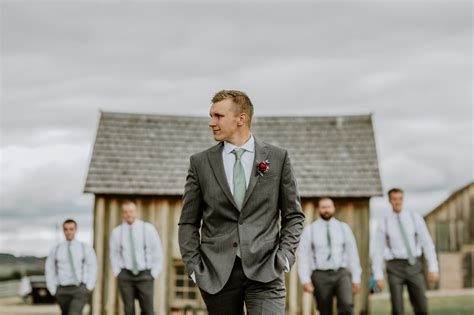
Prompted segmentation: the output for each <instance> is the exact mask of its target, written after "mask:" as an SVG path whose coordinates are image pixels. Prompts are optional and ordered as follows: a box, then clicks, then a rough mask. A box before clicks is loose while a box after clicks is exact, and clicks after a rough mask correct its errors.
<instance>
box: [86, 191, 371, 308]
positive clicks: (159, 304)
mask: <svg viewBox="0 0 474 315" xmlns="http://www.w3.org/2000/svg"><path fill="white" fill-rule="evenodd" d="M124 199H131V200H134V201H135V202H136V204H137V208H138V211H139V213H138V214H139V217H140V218H142V219H144V220H146V221H148V222H151V223H153V224H154V225H155V226H156V228H157V230H158V233H159V234H160V237H161V240H162V243H163V252H164V257H165V259H164V265H163V272H162V274H161V275H160V277H159V278H158V279H157V280H156V281H155V311H156V313H157V314H158V315H161V314H167V310H168V309H169V307H170V303H171V298H172V297H171V294H172V290H171V287H172V285H171V283H169V281H170V275H171V273H172V272H173V265H172V263H173V258H178V259H179V258H180V257H179V256H178V257H175V256H177V254H178V253H177V250H176V248H177V239H176V240H175V239H174V238H176V235H177V232H176V230H177V218H179V213H180V211H181V198H180V197H174V198H168V199H162V198H153V197H144V196H127V197H122V196H108V195H107V196H103V195H97V196H96V198H95V205H94V248H95V250H96V252H97V256H98V264H99V271H98V280H97V287H96V289H95V290H94V294H93V298H92V301H93V303H92V314H93V315H102V314H107V315H109V314H110V315H112V314H113V315H115V314H119V315H122V314H123V306H122V302H121V299H120V298H119V293H118V288H117V282H116V279H115V277H114V276H113V274H112V271H111V268H110V260H109V238H110V234H111V232H112V229H113V228H114V227H116V226H117V225H118V224H120V223H121V221H122V220H121V211H120V203H121V201H122V200H124ZM335 204H336V209H337V213H336V216H337V217H338V218H339V219H342V220H343V221H345V222H347V223H348V224H349V225H350V226H351V228H352V230H353V231H354V234H355V237H356V240H357V245H358V249H359V255H360V258H361V265H362V269H363V273H362V292H361V293H359V294H358V295H357V296H356V298H355V310H356V312H355V314H365V313H366V312H367V310H368V307H369V305H368V292H369V267H370V265H369V264H370V261H369V217H370V211H369V198H342V199H341V198H339V199H338V198H335ZM302 206H303V211H304V212H305V215H306V222H305V224H306V225H307V224H309V223H310V222H312V221H314V220H315V219H316V218H317V216H318V215H317V210H316V208H317V199H304V200H303V202H302ZM286 283H287V314H289V315H300V314H301V315H313V314H317V313H316V310H315V303H314V301H313V298H312V296H311V295H310V294H307V293H304V294H303V291H302V287H301V284H300V281H299V278H298V273H297V267H296V265H295V266H294V267H293V268H292V271H291V272H290V274H288V275H287V277H286ZM163 288H166V289H163Z"/></svg>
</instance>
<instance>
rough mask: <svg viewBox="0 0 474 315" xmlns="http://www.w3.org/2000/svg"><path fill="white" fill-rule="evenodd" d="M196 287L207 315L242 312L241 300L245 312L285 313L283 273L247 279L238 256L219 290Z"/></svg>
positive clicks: (256, 313)
mask: <svg viewBox="0 0 474 315" xmlns="http://www.w3.org/2000/svg"><path fill="white" fill-rule="evenodd" d="M200 290H201V295H202V298H203V299H204V303H206V307H207V311H208V312H209V315H242V314H243V312H244V303H245V307H246V309H247V314H248V315H284V314H285V296H286V290H285V275H284V274H282V275H281V276H280V277H279V278H276V279H275V280H273V281H271V282H268V283H263V282H258V281H254V280H250V279H248V278H247V277H246V276H245V274H244V271H243V269H242V261H241V260H240V258H239V257H236V259H235V262H234V266H233V268H232V272H231V274H230V277H229V280H228V281H227V283H226V284H225V285H224V287H223V288H222V290H221V291H219V292H218V293H216V294H209V293H207V292H206V291H204V290H202V289H200Z"/></svg>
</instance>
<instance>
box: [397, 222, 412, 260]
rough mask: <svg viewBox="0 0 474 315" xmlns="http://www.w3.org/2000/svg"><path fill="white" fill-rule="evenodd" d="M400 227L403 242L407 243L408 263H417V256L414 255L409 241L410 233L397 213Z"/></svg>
mask: <svg viewBox="0 0 474 315" xmlns="http://www.w3.org/2000/svg"><path fill="white" fill-rule="evenodd" d="M397 221H398V227H399V228H400V233H401V234H402V238H403V244H405V248H406V250H407V254H408V263H409V264H410V265H414V264H415V263H416V258H415V256H413V252H412V251H411V247H410V242H409V241H408V235H407V232H406V231H405V228H404V227H403V224H402V220H401V219H400V215H397Z"/></svg>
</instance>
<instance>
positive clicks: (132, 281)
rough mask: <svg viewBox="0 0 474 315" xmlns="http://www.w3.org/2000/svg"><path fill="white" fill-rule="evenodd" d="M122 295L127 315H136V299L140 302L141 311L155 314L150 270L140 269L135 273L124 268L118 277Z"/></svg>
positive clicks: (146, 313) (144, 314) (149, 314)
mask: <svg viewBox="0 0 474 315" xmlns="http://www.w3.org/2000/svg"><path fill="white" fill-rule="evenodd" d="M117 280H118V285H119V291H120V296H121V297H122V301H123V305H124V309H125V315H135V299H138V302H139V304H140V313H141V314H143V315H152V314H154V310H153V280H154V279H153V277H152V275H151V272H150V270H144V271H140V273H139V274H138V275H136V276H135V275H133V273H132V272H131V271H130V270H127V269H122V271H121V272H120V274H119V275H118V277H117Z"/></svg>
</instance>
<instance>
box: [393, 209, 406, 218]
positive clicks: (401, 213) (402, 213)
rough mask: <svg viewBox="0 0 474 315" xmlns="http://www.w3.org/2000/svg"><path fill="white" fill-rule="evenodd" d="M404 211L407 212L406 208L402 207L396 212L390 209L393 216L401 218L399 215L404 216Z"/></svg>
mask: <svg viewBox="0 0 474 315" xmlns="http://www.w3.org/2000/svg"><path fill="white" fill-rule="evenodd" d="M405 212H407V210H403V209H402V211H400V212H399V213H397V212H395V211H393V209H392V211H391V216H392V217H393V218H396V217H398V216H400V218H401V217H404V216H405Z"/></svg>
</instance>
